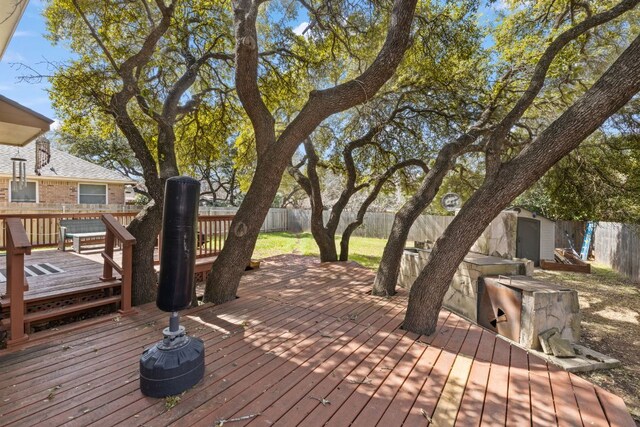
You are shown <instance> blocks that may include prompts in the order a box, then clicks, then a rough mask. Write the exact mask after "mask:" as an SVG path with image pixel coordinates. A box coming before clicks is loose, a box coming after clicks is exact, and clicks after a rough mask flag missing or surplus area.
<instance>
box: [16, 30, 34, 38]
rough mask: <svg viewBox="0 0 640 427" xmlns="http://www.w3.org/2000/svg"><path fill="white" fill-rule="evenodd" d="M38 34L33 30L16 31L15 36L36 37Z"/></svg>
mask: <svg viewBox="0 0 640 427" xmlns="http://www.w3.org/2000/svg"><path fill="white" fill-rule="evenodd" d="M35 35H36V34H35V33H33V32H31V31H16V32H15V33H13V37H34V36H35Z"/></svg>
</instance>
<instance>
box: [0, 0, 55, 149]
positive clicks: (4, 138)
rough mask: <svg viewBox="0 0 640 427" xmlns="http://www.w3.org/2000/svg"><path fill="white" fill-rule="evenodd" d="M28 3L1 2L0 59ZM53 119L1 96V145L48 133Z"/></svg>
mask: <svg viewBox="0 0 640 427" xmlns="http://www.w3.org/2000/svg"><path fill="white" fill-rule="evenodd" d="M27 3H29V0H19V1H18V0H16V1H6V0H5V1H1V2H0V59H2V56H3V55H4V52H5V51H6V49H7V46H8V45H9V42H10V41H11V37H12V36H13V33H14V32H15V30H16V27H17V26H18V23H19V22H20V18H22V14H23V13H24V10H25V9H26V8H27ZM51 123H53V120H51V119H49V118H47V117H45V116H43V115H41V114H38V113H36V112H35V111H32V110H30V109H28V108H27V107H25V106H23V105H20V104H18V103H17V102H15V101H12V100H10V99H9V98H6V97H4V96H2V95H0V145H7V144H8V145H18V146H23V145H25V144H27V143H28V142H29V141H31V140H33V139H35V138H37V137H38V136H40V135H42V134H43V133H45V132H47V131H48V130H49V128H50V125H51Z"/></svg>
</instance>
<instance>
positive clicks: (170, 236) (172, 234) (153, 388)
mask: <svg viewBox="0 0 640 427" xmlns="http://www.w3.org/2000/svg"><path fill="white" fill-rule="evenodd" d="M199 198H200V183H199V182H198V181H196V180H195V179H193V178H189V177H186V176H179V177H173V178H169V179H168V180H167V184H166V186H165V190H164V212H163V218H162V253H161V255H160V280H159V283H158V298H157V300H156V305H157V306H158V308H159V309H160V310H163V311H168V312H171V317H170V318H169V327H168V328H165V329H164V330H163V331H162V333H163V335H164V339H163V340H162V341H160V342H159V343H157V344H155V345H154V346H153V347H151V348H149V349H148V350H145V351H144V353H142V357H141V358H140V390H141V391H142V393H143V394H144V395H146V396H150V397H166V396H172V395H176V394H180V393H182V392H183V391H185V390H187V389H188V388H190V387H193V386H194V385H196V384H197V383H198V382H199V381H200V380H201V379H202V377H203V376H204V342H203V341H202V340H201V339H199V338H194V337H189V336H187V335H186V334H185V330H184V327H183V326H180V317H179V315H178V311H179V310H183V309H185V308H187V307H189V305H190V304H191V295H192V292H193V286H194V271H195V260H196V230H197V222H198V199H199Z"/></svg>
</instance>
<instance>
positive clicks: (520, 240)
mask: <svg viewBox="0 0 640 427" xmlns="http://www.w3.org/2000/svg"><path fill="white" fill-rule="evenodd" d="M516 257H518V258H527V259H530V260H532V261H533V262H534V263H535V265H536V266H538V265H540V221H538V220H535V219H531V218H518V233H517V238H516Z"/></svg>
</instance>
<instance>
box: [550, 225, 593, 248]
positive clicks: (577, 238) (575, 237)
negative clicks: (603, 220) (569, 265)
mask: <svg viewBox="0 0 640 427" xmlns="http://www.w3.org/2000/svg"><path fill="white" fill-rule="evenodd" d="M586 227H587V223H586V222H584V221H562V220H558V221H556V242H555V247H556V248H568V247H569V241H568V240H567V236H569V239H571V242H572V243H573V244H574V245H575V250H576V251H577V252H580V248H581V247H582V240H584V231H585V229H586Z"/></svg>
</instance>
